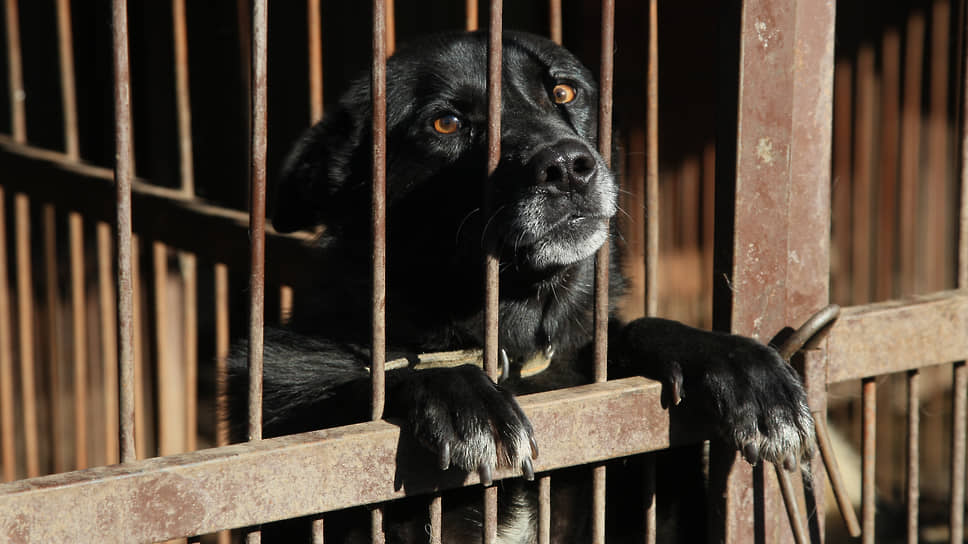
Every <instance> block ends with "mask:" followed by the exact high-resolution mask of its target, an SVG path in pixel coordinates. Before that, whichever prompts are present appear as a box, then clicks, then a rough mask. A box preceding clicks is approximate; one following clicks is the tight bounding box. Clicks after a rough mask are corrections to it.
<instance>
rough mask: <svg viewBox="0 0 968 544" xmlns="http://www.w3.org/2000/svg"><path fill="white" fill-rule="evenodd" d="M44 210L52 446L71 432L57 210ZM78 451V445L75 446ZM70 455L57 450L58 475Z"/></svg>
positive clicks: (52, 208)
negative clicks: (67, 424)
mask: <svg viewBox="0 0 968 544" xmlns="http://www.w3.org/2000/svg"><path fill="white" fill-rule="evenodd" d="M43 210H44V271H45V280H46V281H45V283H46V291H47V293H46V295H47V308H46V310H47V311H46V314H47V330H46V331H44V332H43V334H44V336H45V337H46V338H47V342H46V344H47V367H48V369H49V372H50V375H49V377H48V380H47V383H48V384H49V385H48V387H49V388H50V400H49V401H48V409H49V410H50V433H49V436H50V440H51V443H52V444H56V443H58V442H57V441H59V440H61V437H63V436H65V435H66V434H67V433H68V431H67V429H66V427H65V424H64V418H63V414H64V409H63V406H64V405H63V401H64V393H63V390H64V388H63V369H62V368H61V367H62V365H63V363H64V357H63V346H62V345H61V342H62V340H63V331H61V319H60V308H61V300H60V283H59V278H60V271H59V267H58V262H57V261H58V259H57V209H56V208H54V205H53V204H50V203H47V204H44V206H43ZM74 447H75V448H76V447H77V444H75V446H74ZM66 453H67V452H66V451H64V448H54V451H52V452H51V456H52V457H53V459H52V461H53V466H54V472H56V473H60V472H66V471H67V461H66V460H65V459H64V456H65V454H66Z"/></svg>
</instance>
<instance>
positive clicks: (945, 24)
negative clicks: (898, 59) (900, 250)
mask: <svg viewBox="0 0 968 544" xmlns="http://www.w3.org/2000/svg"><path fill="white" fill-rule="evenodd" d="M950 12H951V8H950V0H934V2H933V3H932V6H931V33H930V35H931V67H930V74H929V77H930V78H931V82H930V87H929V89H930V90H929V92H930V97H929V105H928V107H929V108H930V113H929V114H928V127H927V131H928V134H927V136H928V141H927V144H928V149H927V152H928V156H929V158H928V160H927V161H926V162H925V170H926V171H925V177H924V186H925V192H924V197H925V206H926V207H925V208H924V209H927V210H931V213H928V214H925V215H924V216H923V220H924V230H923V232H924V235H923V236H924V237H923V238H922V240H923V243H921V244H919V245H920V247H921V249H922V250H923V253H922V256H923V257H922V258H920V259H918V264H919V265H920V268H921V269H920V270H919V271H918V276H919V277H921V281H922V285H921V289H922V290H925V291H937V290H940V289H943V288H944V285H945V280H946V279H947V277H950V276H948V274H947V267H946V266H945V265H944V264H943V263H946V262H949V261H946V259H945V250H946V249H947V247H946V246H947V245H948V244H947V240H949V239H950V235H949V236H946V235H945V232H946V230H945V228H946V226H947V219H948V213H947V210H948V209H949V208H948V207H947V206H946V205H945V201H946V200H947V198H948V197H947V194H948V193H947V188H948V187H947V181H948V160H947V158H948V73H949V69H950V63H949V59H948V48H949V47H950V46H951V44H950V43H949V42H950V39H949V35H950V32H949V28H950V22H951V21H950V20H949V16H950Z"/></svg>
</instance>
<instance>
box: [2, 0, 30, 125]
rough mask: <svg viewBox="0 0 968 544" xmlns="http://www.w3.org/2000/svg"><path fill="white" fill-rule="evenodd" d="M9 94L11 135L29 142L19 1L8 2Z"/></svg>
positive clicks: (8, 0)
mask: <svg viewBox="0 0 968 544" xmlns="http://www.w3.org/2000/svg"><path fill="white" fill-rule="evenodd" d="M5 7H6V13H5V19H6V22H7V92H8V93H9V96H10V134H11V136H13V138H14V140H16V141H18V142H25V141H27V113H26V108H25V104H24V103H25V101H26V100H27V93H26V91H25V90H24V76H23V59H22V58H21V55H20V14H19V11H20V10H19V9H18V2H17V0H7V1H6V4H5Z"/></svg>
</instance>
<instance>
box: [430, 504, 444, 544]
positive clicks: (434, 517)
mask: <svg viewBox="0 0 968 544" xmlns="http://www.w3.org/2000/svg"><path fill="white" fill-rule="evenodd" d="M442 506H443V505H442V504H441V498H440V495H437V496H435V497H432V498H431V499H430V535H428V536H430V544H441V543H442V542H443V541H442V540H441V534H440V530H441V521H442V520H441V517H442V516H443V511H442Z"/></svg>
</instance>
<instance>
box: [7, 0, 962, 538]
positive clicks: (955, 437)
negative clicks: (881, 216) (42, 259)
mask: <svg viewBox="0 0 968 544" xmlns="http://www.w3.org/2000/svg"><path fill="white" fill-rule="evenodd" d="M960 7H961V11H960V13H959V18H958V23H959V29H960V30H959V37H960V44H961V49H960V51H958V54H959V55H960V58H959V64H960V66H961V81H959V86H960V89H959V94H958V97H959V99H960V100H959V104H960V106H961V111H960V112H958V113H959V117H960V118H959V120H958V121H959V123H958V132H959V133H958V137H959V149H958V152H959V153H958V159H959V160H958V179H959V181H960V182H961V202H960V206H959V210H960V211H959V214H958V216H959V217H958V225H959V229H958V232H959V236H958V250H957V252H958V253H957V254H958V279H957V285H958V287H959V288H960V289H968V5H966V3H965V2H961V4H960ZM0 288H2V285H0ZM952 374H953V376H952V395H951V397H952V398H951V405H952V406H951V497H950V501H949V503H950V504H951V513H950V516H951V517H950V530H951V542H952V544H958V543H960V542H962V540H963V539H964V534H965V458H966V449H968V447H966V441H968V436H966V435H968V365H966V363H965V361H959V362H957V363H955V364H954V369H953V370H952Z"/></svg>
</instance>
